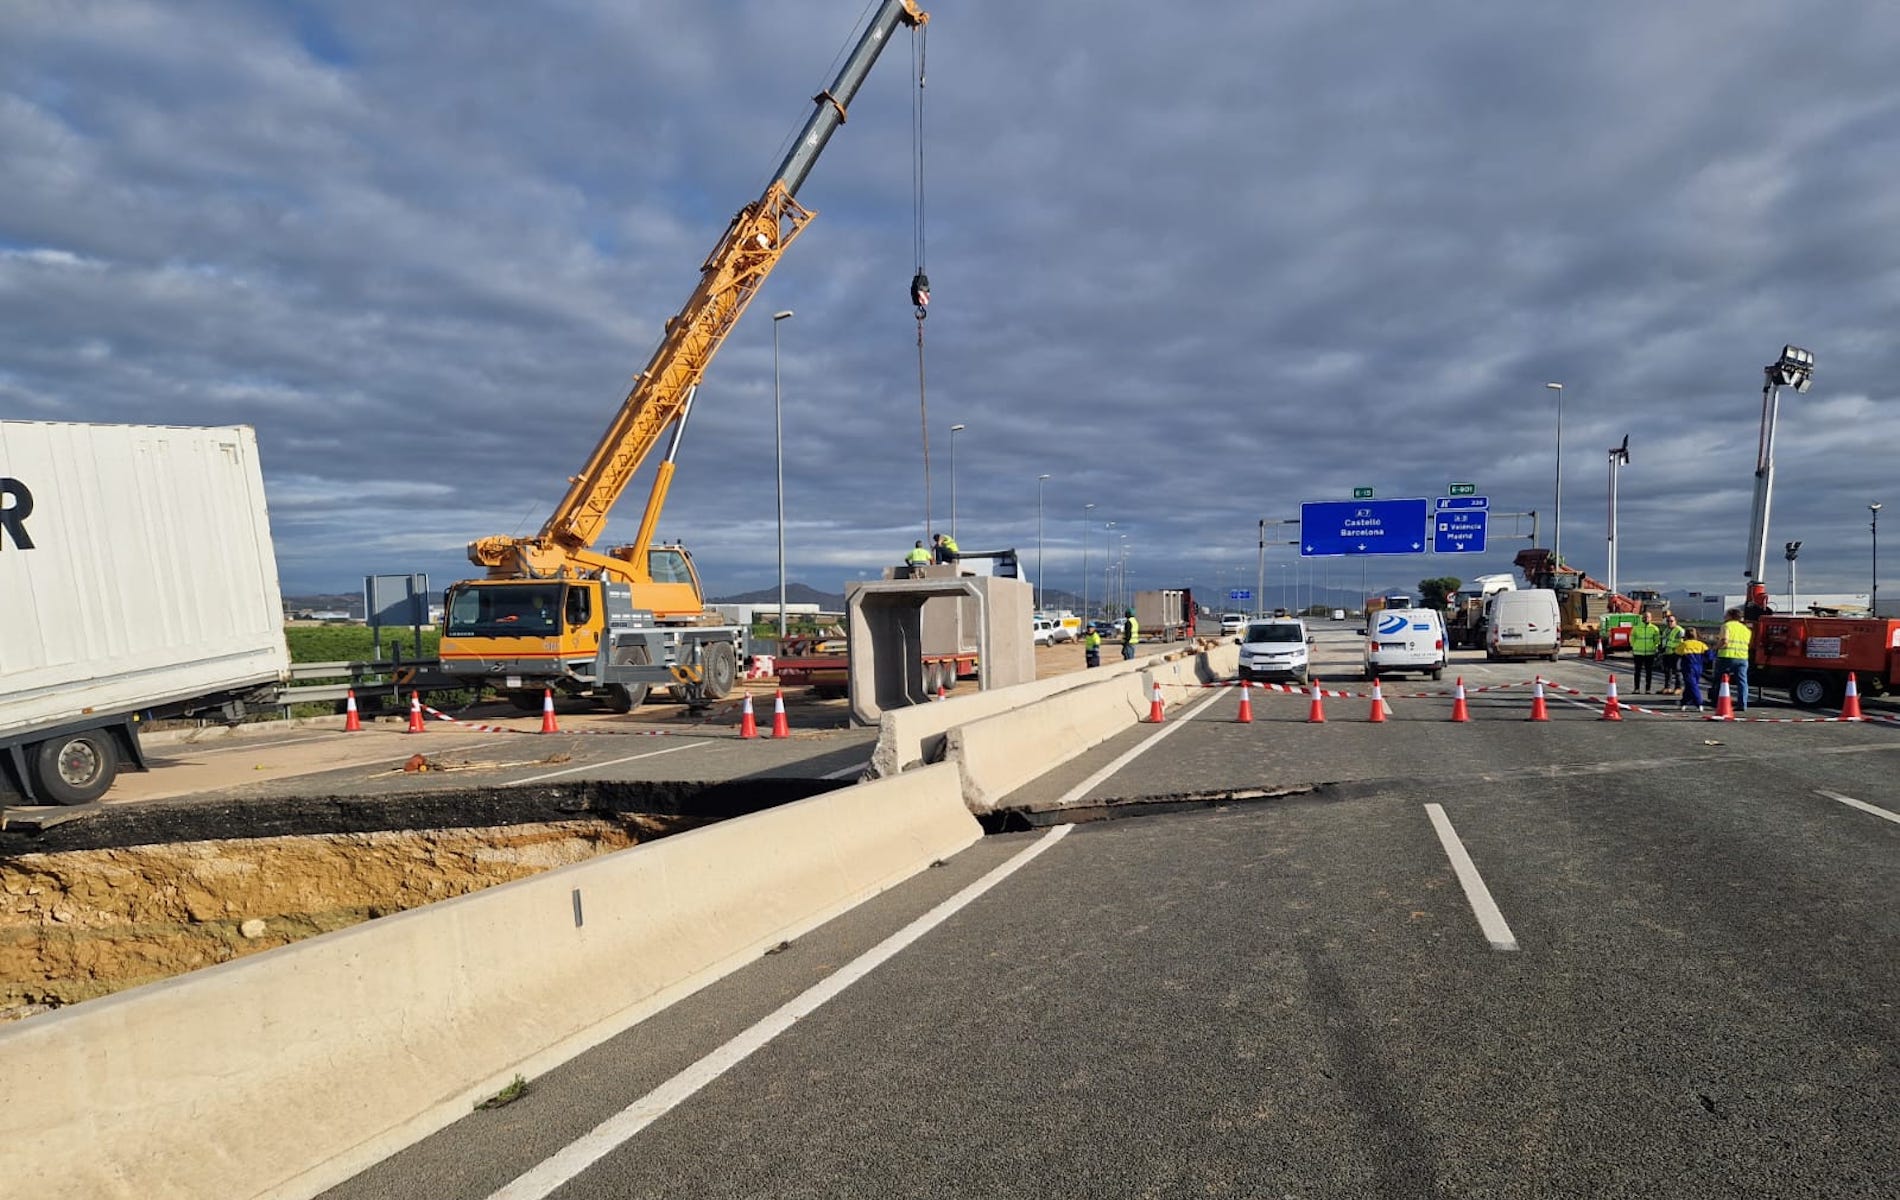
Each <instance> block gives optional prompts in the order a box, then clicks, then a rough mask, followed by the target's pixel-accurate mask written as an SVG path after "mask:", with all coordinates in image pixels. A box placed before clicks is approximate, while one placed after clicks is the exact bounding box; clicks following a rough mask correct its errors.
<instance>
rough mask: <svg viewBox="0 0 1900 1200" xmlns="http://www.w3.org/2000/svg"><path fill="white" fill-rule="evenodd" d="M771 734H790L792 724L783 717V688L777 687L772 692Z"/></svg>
mask: <svg viewBox="0 0 1900 1200" xmlns="http://www.w3.org/2000/svg"><path fill="white" fill-rule="evenodd" d="M772 736H773V737H775V738H787V737H791V736H792V724H791V722H790V721H787V720H786V719H785V689H784V688H779V689H778V690H777V691H775V692H773V693H772Z"/></svg>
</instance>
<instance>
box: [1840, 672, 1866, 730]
mask: <svg viewBox="0 0 1900 1200" xmlns="http://www.w3.org/2000/svg"><path fill="white" fill-rule="evenodd" d="M1866 719H1867V718H1866V717H1863V716H1861V715H1860V689H1859V688H1858V687H1856V686H1854V673H1853V672H1852V671H1849V672H1848V673H1847V695H1846V696H1845V697H1843V698H1842V700H1841V720H1843V721H1864V720H1866Z"/></svg>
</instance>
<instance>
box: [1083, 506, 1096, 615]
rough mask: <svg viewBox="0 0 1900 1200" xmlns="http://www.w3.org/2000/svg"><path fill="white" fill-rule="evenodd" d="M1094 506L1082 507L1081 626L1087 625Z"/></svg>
mask: <svg viewBox="0 0 1900 1200" xmlns="http://www.w3.org/2000/svg"><path fill="white" fill-rule="evenodd" d="M1094 507H1095V506H1094V505H1093V504H1084V505H1083V506H1082V624H1084V625H1087V624H1088V623H1089V511H1090V510H1091V509H1093V508H1094Z"/></svg>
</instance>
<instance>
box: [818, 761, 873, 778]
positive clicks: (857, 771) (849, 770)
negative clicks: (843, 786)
mask: <svg viewBox="0 0 1900 1200" xmlns="http://www.w3.org/2000/svg"><path fill="white" fill-rule="evenodd" d="M870 769H871V764H870V763H868V762H861V763H857V764H855V765H853V766H849V767H846V768H844V769H843V770H841V771H833V772H831V773H830V774H828V775H820V776H819V777H818V778H820V779H843V778H844V777H845V776H846V775H862V774H863V773H864V772H866V771H868V770H870Z"/></svg>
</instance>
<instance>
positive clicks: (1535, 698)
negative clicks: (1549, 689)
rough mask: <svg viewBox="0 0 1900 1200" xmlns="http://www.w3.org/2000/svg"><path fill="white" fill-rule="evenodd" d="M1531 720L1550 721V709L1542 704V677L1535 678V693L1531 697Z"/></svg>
mask: <svg viewBox="0 0 1900 1200" xmlns="http://www.w3.org/2000/svg"><path fill="white" fill-rule="evenodd" d="M1531 720H1533V721H1548V720H1550V709H1549V708H1548V707H1547V706H1546V705H1545V704H1544V677H1543V676H1542V675H1539V676H1538V677H1537V691H1536V692H1535V693H1533V694H1532V696H1531Z"/></svg>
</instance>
